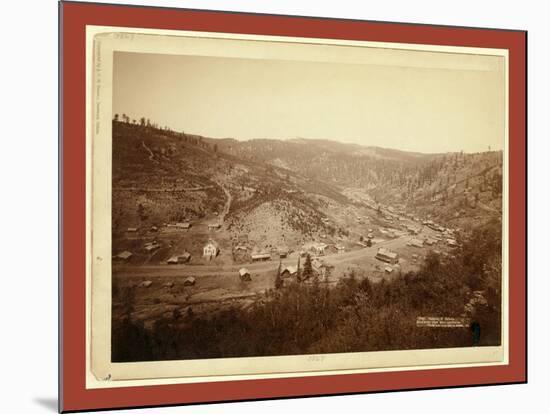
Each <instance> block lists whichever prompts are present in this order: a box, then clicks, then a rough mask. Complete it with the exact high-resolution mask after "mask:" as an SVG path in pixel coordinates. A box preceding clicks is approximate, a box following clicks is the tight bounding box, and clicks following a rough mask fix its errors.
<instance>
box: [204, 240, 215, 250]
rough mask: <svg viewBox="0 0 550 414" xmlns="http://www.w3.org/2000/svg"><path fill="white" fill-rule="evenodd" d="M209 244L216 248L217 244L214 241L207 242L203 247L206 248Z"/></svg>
mask: <svg viewBox="0 0 550 414" xmlns="http://www.w3.org/2000/svg"><path fill="white" fill-rule="evenodd" d="M209 244H210V245H212V246H214V247H215V248H216V249H217V248H218V242H216V241H215V240H208V241H207V242H206V244H205V245H204V247H206V246H208V245H209Z"/></svg>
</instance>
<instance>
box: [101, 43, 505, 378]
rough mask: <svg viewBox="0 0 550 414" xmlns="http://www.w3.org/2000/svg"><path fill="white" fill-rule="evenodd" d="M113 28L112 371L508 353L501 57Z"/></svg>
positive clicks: (106, 82) (107, 82) (109, 131)
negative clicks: (176, 46) (286, 359)
mask: <svg viewBox="0 0 550 414" xmlns="http://www.w3.org/2000/svg"><path fill="white" fill-rule="evenodd" d="M105 37H106V39H105V42H104V43H103V49H102V47H101V42H96V48H95V53H96V55H95V57H94V59H95V60H96V63H100V64H101V65H102V67H101V69H99V68H98V67H97V66H96V69H97V71H96V74H95V76H96V78H95V82H96V85H98V84H99V86H102V87H103V88H106V87H108V89H107V91H108V92H109V93H106V92H105V89H104V90H103V91H102V92H101V95H98V96H100V97H101V99H104V100H105V99H106V100H108V101H109V102H108V104H109V105H108V106H105V105H104V106H103V108H104V109H103V112H102V114H101V118H102V119H105V120H107V121H106V122H109V124H110V125H108V127H106V126H105V123H106V122H103V123H102V124H100V127H101V128H102V132H101V133H102V134H103V135H108V136H107V137H106V138H105V142H107V141H108V143H109V144H108V145H107V147H108V148H109V156H108V157H107V158H106V160H107V161H108V163H107V164H110V165H103V167H102V168H107V169H109V170H110V174H109V177H110V180H109V182H108V185H109V186H110V188H109V192H108V197H107V198H106V200H107V199H108V200H109V202H108V205H107V204H105V206H106V208H107V209H108V210H109V211H108V214H107V216H106V217H110V220H108V221H107V223H108V225H109V236H110V252H109V253H110V257H111V260H110V263H109V269H110V271H109V272H108V273H109V274H108V277H107V279H105V280H106V281H107V282H105V283H106V284H108V286H107V285H105V286H106V290H105V292H108V294H109V295H110V297H109V298H108V299H109V300H108V302H106V303H109V304H110V309H109V310H108V315H109V318H110V321H109V322H110V327H109V332H108V336H107V338H108V339H109V341H108V342H109V344H108V349H109V350H110V355H109V359H110V362H111V363H114V364H116V363H135V362H158V361H192V360H211V359H223V360H224V361H225V360H227V359H236V358H237V359H242V358H257V357H280V356H307V355H317V356H319V355H321V356H323V355H334V354H341V355H345V354H355V353H373V351H376V353H374V354H371V355H377V354H378V353H379V352H381V351H411V350H430V351H434V352H435V350H445V349H453V350H456V352H457V354H456V355H458V354H459V353H458V352H459V350H468V351H475V350H478V349H479V350H482V349H491V350H493V349H499V350H500V353H497V354H496V355H499V356H498V357H497V358H496V359H493V360H491V361H493V362H497V361H501V360H502V359H503V354H502V346H503V344H504V342H505V338H504V333H503V321H504V320H505V319H504V314H505V313H506V308H505V306H506V300H505V296H506V290H505V289H506V286H505V285H506V278H505V267H506V261H505V258H504V257H503V250H504V249H503V242H504V240H503V232H504V231H505V227H504V226H503V221H504V217H505V214H506V212H505V211H504V209H503V205H505V203H504V198H505V194H503V188H505V179H506V177H505V176H506V165H505V164H504V161H505V153H506V145H507V139H506V134H507V130H506V99H507V91H506V75H507V73H506V56H505V55H502V54H490V53H484V52H483V51H476V50H473V52H472V51H471V50H469V51H467V52H463V51H461V50H459V51H456V52H454V51H449V50H446V49H445V50H429V49H407V48H402V49H399V48H395V47H387V46H382V47H381V46H377V45H373V46H372V47H369V46H365V45H361V46H357V45H351V46H349V45H338V44H332V45H325V44H310V45H307V44H304V43H301V42H296V43H294V44H293V43H288V44H287V43H285V42H278V43H276V44H275V43H270V42H267V41H250V40H244V41H243V40H233V39H211V38H208V39H203V41H204V42H205V44H206V43H210V44H211V45H212V47H211V48H209V47H205V48H204V49H205V50H206V52H205V53H192V50H190V51H185V52H181V53H175V52H174V51H173V50H169V51H167V52H166V53H165V52H163V50H164V49H162V48H159V49H154V48H151V47H145V48H138V47H136V46H135V45H142V44H147V45H150V44H151V42H152V43H155V42H157V43H159V44H162V45H165V44H166V43H170V42H172V43H177V41H178V40H177V39H172V38H170V37H169V36H163V35H148V34H141V35H136V34H130V35H124V34H122V35H121V34H116V35H115V36H112V35H110V34H109V35H105ZM199 40H200V39H199ZM185 41H186V42H191V41H193V39H189V38H187V40H185ZM106 42H110V44H111V47H113V46H112V45H117V44H119V43H121V44H123V45H124V44H130V45H132V47H113V51H112V54H110V55H109V59H112V61H111V62H112V65H109V68H108V69H109V71H112V72H109V74H110V75H109V77H108V78H107V80H106V76H105V65H106V64H107V59H106V58H105V55H106V52H105V50H106V49H105V47H106V46H105V45H106V44H107V43H106ZM235 42H243V43H244V44H245V47H243V48H242V49H243V50H245V52H244V53H233V51H234V50H240V49H238V48H237V47H233V48H232V46H231V44H230V43H235ZM225 45H228V46H227V47H225ZM249 45H251V46H250V47H249ZM239 47H240V46H239ZM247 47H248V48H249V49H250V51H249V52H246V50H248V49H247ZM191 49H192V48H191ZM209 50H210V51H212V50H217V51H218V52H216V53H208V51H209ZM225 50H227V51H228V52H227V53H225V52H223V51H225ZM283 50H285V51H287V52H285V53H282V52H281V51H283ZM219 51H222V52H219ZM270 51H271V52H270ZM306 52H307V53H306ZM105 96H106V97H105ZM101 105H103V102H100V103H99V104H97V106H94V109H96V110H97V108H100V107H101ZM105 108H109V109H110V110H109V111H107V110H106V109H105ZM107 117H108V118H107ZM106 131H107V132H106ZM95 145H96V144H95V143H94V146H95ZM102 202H103V201H102ZM94 256H95V254H94ZM102 303H103V302H102ZM103 320H105V319H103ZM380 355H382V354H380ZM384 355H390V357H388V358H389V359H387V361H389V362H386V363H385V364H382V365H380V366H393V363H392V362H391V361H392V360H391V355H392V354H391V352H390V353H386V354H384ZM417 355H418V354H417ZM434 355H435V353H434ZM445 355H447V357H445V358H443V359H442V360H438V361H439V362H440V363H453V362H455V361H454V359H453V357H452V355H453V354H452V353H450V354H445ZM491 355H493V354H491ZM321 358H322V357H321ZM380 358H382V357H380ZM371 361H375V362H370V363H369V364H370V365H369V366H374V367H376V366H378V365H376V361H377V358H374V359H372V360H371ZM380 361H382V359H380ZM416 362H419V361H416ZM462 362H468V360H464V361H462ZM477 362H481V361H477ZM372 364H374V365H372ZM273 365H275V364H273ZM397 365H399V364H397ZM348 368H349V367H348ZM263 369H264V370H265V366H264V368H263ZM267 371H270V370H267ZM244 372H247V371H246V370H245V371H244Z"/></svg>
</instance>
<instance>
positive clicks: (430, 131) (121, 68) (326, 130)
mask: <svg viewBox="0 0 550 414" xmlns="http://www.w3.org/2000/svg"><path fill="white" fill-rule="evenodd" d="M403 53H407V54H409V55H410V54H413V55H411V56H412V58H413V59H414V58H415V57H414V56H415V55H414V53H417V54H418V52H412V51H406V52H403ZM489 58H490V59H500V60H502V58H499V57H489ZM418 59H421V57H420V56H419V57H418ZM480 59H488V57H487V56H481V57H480ZM497 63H498V64H496V65H490V66H489V69H487V68H485V69H483V70H480V69H478V68H476V67H475V66H474V67H470V68H469V67H466V68H464V67H458V68H457V69H453V68H449V67H430V66H429V65H428V66H427V67H422V65H417V66H414V65H412V66H407V65H404V66H398V65H380V64H364V63H360V64H356V63H326V62H311V61H295V60H264V59H248V58H246V59H244V58H227V57H203V56H186V55H164V54H150V53H129V52H115V54H114V68H113V112H114V113H119V114H122V113H126V114H127V115H129V116H130V117H131V118H135V119H139V118H141V117H142V116H144V117H146V118H149V119H151V121H152V122H156V123H158V124H159V125H161V126H164V125H166V126H169V127H170V128H172V129H173V130H176V131H185V132H187V133H192V134H199V135H203V136H207V137H212V138H235V139H238V140H248V139H254V138H274V139H292V138H298V137H299V138H315V139H330V140H335V141H339V142H347V143H356V144H361V145H366V146H379V147H384V148H394V149H400V150H406V151H416V152H424V153H440V152H455V151H464V152H479V151H486V150H488V149H489V147H490V148H491V149H492V150H500V149H502V148H503V145H504V139H503V137H504V86H503V85H504V71H503V65H502V64H501V63H500V61H498V62H497Z"/></svg>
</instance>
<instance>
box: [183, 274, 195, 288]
mask: <svg viewBox="0 0 550 414" xmlns="http://www.w3.org/2000/svg"><path fill="white" fill-rule="evenodd" d="M195 282H196V280H195V278H194V277H193V276H189V277H188V278H187V279H185V280H184V281H183V286H194V285H195Z"/></svg>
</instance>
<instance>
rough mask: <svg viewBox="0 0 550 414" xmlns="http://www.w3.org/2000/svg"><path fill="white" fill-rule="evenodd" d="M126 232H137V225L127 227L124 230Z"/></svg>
mask: <svg viewBox="0 0 550 414" xmlns="http://www.w3.org/2000/svg"><path fill="white" fill-rule="evenodd" d="M126 231H127V232H128V233H137V231H138V228H137V227H128V229H127V230H126Z"/></svg>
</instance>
